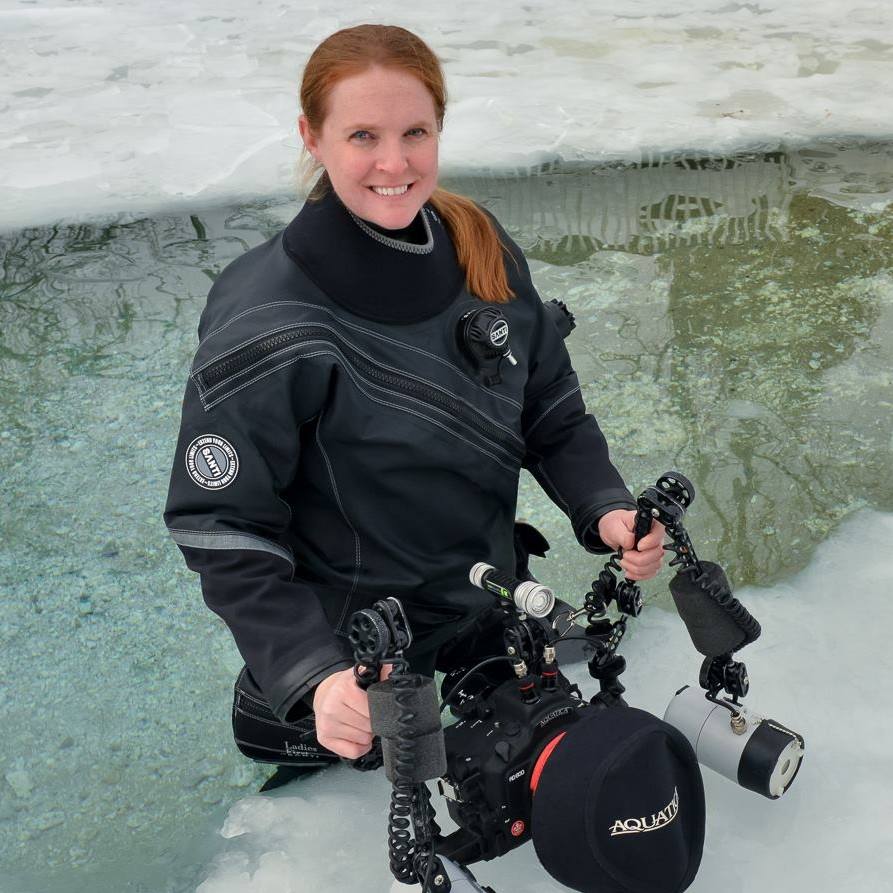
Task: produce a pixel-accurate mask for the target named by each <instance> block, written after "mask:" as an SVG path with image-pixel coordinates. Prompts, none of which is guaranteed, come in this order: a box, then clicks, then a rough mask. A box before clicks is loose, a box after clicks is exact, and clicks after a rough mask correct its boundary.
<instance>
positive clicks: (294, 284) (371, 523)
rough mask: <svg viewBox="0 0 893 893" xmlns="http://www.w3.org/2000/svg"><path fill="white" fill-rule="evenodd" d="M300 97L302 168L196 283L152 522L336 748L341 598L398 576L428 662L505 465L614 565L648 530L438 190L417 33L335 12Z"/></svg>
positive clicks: (491, 267) (473, 603) (438, 104)
mask: <svg viewBox="0 0 893 893" xmlns="http://www.w3.org/2000/svg"><path fill="white" fill-rule="evenodd" d="M301 104H302V108H303V113H302V114H301V116H300V119H299V128H300V133H301V137H302V139H303V141H304V146H305V148H306V150H307V152H308V153H309V155H310V156H311V158H312V160H313V163H314V165H315V167H316V169H317V170H319V168H322V169H323V173H322V176H321V177H320V178H319V180H318V182H317V183H316V186H315V187H314V189H313V192H312V193H311V196H310V199H309V200H308V202H307V203H306V204H305V206H304V208H303V209H302V210H301V212H300V213H299V214H298V216H297V217H296V218H295V219H294V220H293V221H292V223H291V224H290V225H289V226H288V227H287V228H286V229H285V230H284V231H283V232H282V233H280V234H278V235H277V236H275V237H274V238H273V239H271V240H270V241H268V242H267V243H265V244H263V245H260V246H258V247H257V248H254V249H252V250H251V251H249V252H248V253H247V254H246V255H244V256H243V257H240V258H239V259H238V260H236V261H235V262H233V263H232V264H230V265H229V267H227V268H226V270H224V272H223V273H222V274H221V275H220V277H219V278H218V280H217V281H216V282H215V284H214V287H213V288H212V289H211V293H210V296H209V298H208V304H207V306H206V308H205V311H204V313H203V314H202V318H201V322H200V324H199V334H200V341H201V343H200V345H199V349H198V353H197V355H196V359H195V363H194V365H193V369H192V373H191V376H190V381H189V383H188V385H187V389H186V397H185V401H184V407H183V420H182V428H181V432H180V440H179V444H178V447H177V453H176V458H175V461H174V470H173V476H172V481H171V489H170V495H169V500H168V505H167V511H166V514H165V520H166V523H167V525H168V527H169V528H170V530H171V534H172V536H173V539H174V540H175V541H176V542H177V543H178V545H179V546H180V548H181V549H182V551H183V554H184V557H185V559H186V562H187V564H188V566H189V567H190V568H191V569H192V570H194V571H197V572H198V573H199V574H200V575H201V580H202V591H203V594H204V598H205V601H206V602H207V604H208V606H209V607H210V608H211V609H212V610H213V611H215V612H216V613H217V614H218V615H220V616H221V617H222V618H223V619H224V620H225V621H226V623H227V624H228V626H229V628H230V630H231V631H232V633H233V636H234V638H235V641H236V644H237V646H238V647H239V650H240V652H241V654H242V656H243V657H244V659H245V662H246V665H247V668H248V669H249V670H250V676H251V677H252V678H253V680H255V681H256V683H257V685H258V686H259V689H260V692H262V693H263V696H264V697H265V698H266V700H267V701H268V702H269V705H270V708H271V710H272V712H273V714H275V717H276V719H277V720H278V721H281V722H287V723H299V724H300V723H301V722H304V723H306V722H308V721H309V722H310V723H311V728H312V720H313V719H315V726H316V735H317V737H318V741H319V743H320V744H322V745H324V746H325V747H326V748H329V749H330V750H331V751H333V752H334V753H336V754H339V755H340V756H343V757H348V758H356V757H358V756H360V755H361V754H363V753H365V752H367V751H368V750H369V748H370V745H371V741H372V732H371V728H370V724H369V711H368V707H367V701H366V695H365V693H364V692H363V691H362V690H361V689H360V688H359V687H358V686H357V685H356V683H355V681H354V677H353V672H352V665H351V664H352V662H351V654H350V649H349V647H348V646H347V642H346V637H345V636H346V634H345V624H346V622H347V620H348V619H349V617H350V615H351V614H352V613H353V612H354V611H355V610H357V609H358V608H361V607H364V606H368V605H370V604H371V603H372V602H374V601H375V600H377V599H379V598H383V597H387V596H392V595H393V596H397V597H399V598H400V600H401V602H402V603H403V605H404V608H405V610H406V612H407V614H408V617H409V621H410V624H411V626H412V629H413V632H414V634H415V641H414V643H413V646H412V648H411V649H410V651H409V653H408V657H409V659H410V662H411V664H412V667H413V669H414V670H415V671H417V672H423V673H429V674H430V673H431V672H432V671H433V669H434V667H435V665H437V666H438V667H443V663H444V657H443V655H444V654H445V653H446V652H445V650H444V649H443V646H444V645H445V644H446V643H448V642H451V643H454V642H455V641H457V640H461V639H462V637H463V636H466V638H467V634H468V631H469V630H470V629H472V628H479V627H480V626H481V621H482V618H484V617H486V616H488V611H490V610H492V608H491V602H492V598H491V596H489V595H487V594H485V593H483V592H480V591H479V590H476V589H474V588H473V587H472V586H471V585H470V584H469V582H468V571H469V568H470V567H471V566H472V565H473V564H474V563H475V562H478V561H485V562H487V563H489V564H492V565H495V566H497V567H505V568H512V567H513V566H514V540H513V531H514V527H513V523H514V514H515V505H516V498H517V486H518V475H519V470H520V468H521V467H522V466H523V467H526V468H528V469H529V470H530V471H531V472H532V474H533V475H534V476H535V477H536V479H537V480H538V481H539V483H540V484H541V485H542V486H543V488H544V489H545V491H546V492H547V493H548V495H549V496H550V498H552V499H553V500H554V501H555V502H556V504H557V505H559V506H560V507H561V508H562V509H563V510H564V511H565V512H566V513H567V514H568V516H569V518H570V520H571V522H572V524H573V526H574V530H575V533H576V535H577V538H578V539H579V541H580V542H581V544H582V545H583V546H584V548H586V549H587V550H588V551H590V552H607V551H610V550H614V549H616V548H623V549H625V550H627V551H626V552H625V554H624V556H623V560H622V562H621V564H622V566H623V569H624V571H625V572H626V574H627V576H628V577H629V578H630V579H639V580H642V579H648V578H650V577H652V576H654V574H656V573H657V571H658V569H659V567H660V563H661V560H662V551H663V550H662V547H661V543H662V541H663V529H662V528H659V525H655V529H654V530H653V531H652V532H651V533H650V534H649V535H648V536H647V537H646V538H644V539H643V540H642V541H641V542H640V543H639V547H638V549H633V534H632V526H633V519H634V515H635V513H634V511H633V508H634V506H635V502H634V500H633V499H632V498H631V496H630V494H629V492H628V490H627V489H626V487H625V485H624V483H623V480H622V479H621V477H620V475H619V473H618V472H617V470H616V469H615V468H614V466H613V465H612V464H611V462H610V460H609V458H608V450H607V445H606V443H605V440H604V437H603V436H602V434H601V431H600V430H599V428H598V425H597V424H596V422H595V420H594V419H593V418H592V416H590V415H587V414H586V412H585V407H584V405H583V402H582V399H581V396H580V389H579V385H578V383H577V379H576V375H575V374H574V371H573V369H572V368H571V364H570V361H569V359H568V355H567V351H566V349H565V347H564V344H563V339H562V338H561V336H560V335H559V333H558V330H557V327H556V326H555V325H554V323H553V322H552V320H551V318H550V317H549V315H548V314H547V313H546V311H545V309H544V307H543V304H542V301H541V299H540V298H539V296H538V295H537V293H536V291H535V290H534V288H533V285H532V283H531V280H530V275H529V271H528V268H527V264H526V262H525V260H524V256H523V254H522V253H521V251H520V250H519V248H518V247H517V245H515V244H514V242H512V240H511V239H510V238H509V237H508V236H507V235H506V233H505V232H504V231H503V230H502V228H501V227H500V226H499V224H498V223H497V222H496V221H495V220H494V218H493V217H492V216H491V215H490V214H489V213H487V212H485V211H484V210H483V209H482V208H480V207H479V206H477V205H476V204H474V203H473V202H471V201H470V200H468V199H465V198H462V197H460V196H457V195H453V194H450V193H448V192H446V191H444V190H442V189H439V188H438V187H437V175H438V140H439V134H440V131H441V129H442V126H443V118H444V112H445V104H446V96H445V88H444V83H443V75H442V72H441V69H440V65H439V63H438V60H437V58H436V56H435V55H434V53H433V52H432V51H431V50H430V48H429V47H428V46H427V45H426V44H425V43H424V42H423V41H421V40H420V39H419V38H418V37H416V36H415V35H413V34H411V33H410V32H408V31H405V30H404V29H402V28H397V27H389V26H381V25H362V26H359V27H356V28H349V29H346V30H343V31H339V32H337V33H336V34H333V35H332V36H331V37H329V38H327V39H326V40H325V41H323V43H322V44H320V46H319V47H317V49H316V50H315V51H314V53H313V54H312V56H311V57H310V60H309V62H308V64H307V67H306V69H305V71H304V76H303V82H302V86H301ZM488 307H496V308H498V310H499V311H500V313H501V314H502V316H503V317H504V318H505V320H506V321H507V323H508V336H507V339H506V338H505V332H504V331H502V332H501V333H500V336H499V337H500V339H501V342H500V349H499V351H497V352H496V354H497V356H495V357H494V349H493V347H492V345H489V353H488V352H487V351H486V350H484V351H483V354H482V353H481V351H480V343H479V341H475V338H478V339H479V338H480V337H481V333H480V332H479V331H478V332H470V331H469V325H470V323H469V320H470V319H471V318H472V317H471V316H470V314H475V313H477V312H478V311H482V310H484V309H486V308H488ZM474 318H475V319H478V318H483V317H474ZM503 340H504V342H505V343H502V341H503ZM503 348H505V350H503ZM453 653H455V648H454V649H453ZM256 694H257V693H256ZM311 712H312V714H313V715H314V716H313V718H311V719H310V720H308V717H310V715H311ZM252 755H253V756H255V757H259V758H263V755H262V754H261V755H258V754H256V753H255V754H252Z"/></svg>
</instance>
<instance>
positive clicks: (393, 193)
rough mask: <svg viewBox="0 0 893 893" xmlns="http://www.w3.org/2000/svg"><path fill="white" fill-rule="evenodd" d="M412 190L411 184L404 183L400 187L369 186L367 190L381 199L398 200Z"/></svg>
mask: <svg viewBox="0 0 893 893" xmlns="http://www.w3.org/2000/svg"><path fill="white" fill-rule="evenodd" d="M411 188H412V183H405V184H403V185H402V186H370V187H369V190H370V191H372V192H374V193H375V194H376V195H378V196H381V197H382V198H399V197H400V196H401V195H406V193H407V192H409V190H410V189H411Z"/></svg>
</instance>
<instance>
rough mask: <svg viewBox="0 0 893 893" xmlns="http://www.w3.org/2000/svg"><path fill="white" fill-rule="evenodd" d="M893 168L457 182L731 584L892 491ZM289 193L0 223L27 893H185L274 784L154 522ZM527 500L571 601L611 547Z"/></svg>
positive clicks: (797, 564) (2, 614) (608, 427)
mask: <svg viewBox="0 0 893 893" xmlns="http://www.w3.org/2000/svg"><path fill="white" fill-rule="evenodd" d="M891 172H893V161H891V153H890V148H889V147H888V146H885V145H878V144H875V145H869V146H861V147H852V146H834V145H830V144H829V145H823V146H817V147H813V148H810V149H807V150H799V151H797V152H790V153H774V154H772V155H769V156H756V155H748V156H740V157H737V158H734V159H700V160H697V161H694V160H691V159H688V160H686V159H682V158H672V157H664V158H658V159H655V163H654V164H653V165H650V166H623V165H617V166H610V167H604V168H595V169H592V168H591V167H590V166H587V167H586V168H554V167H550V168H546V169H544V170H543V171H542V172H540V173H539V174H538V175H537V176H535V177H533V178H523V179H512V178H507V177H500V178H496V177H486V176H480V177H476V178H469V179H467V180H463V181H461V182H459V181H456V182H455V183H452V184H447V185H455V187H456V188H458V189H460V191H465V192H467V193H468V194H470V195H472V196H474V197H475V198H477V199H479V200H481V201H484V202H485V203H486V204H487V205H488V206H489V207H490V208H491V209H492V210H493V211H494V212H495V213H496V214H497V216H498V217H500V219H501V220H502V221H503V222H504V224H505V225H506V227H507V228H508V229H509V231H510V232H511V233H512V234H513V235H514V236H515V237H516V238H517V239H518V241H519V242H520V243H521V244H522V245H523V247H524V248H525V250H526V251H527V253H528V257H529V258H530V260H531V268H532V270H533V274H534V278H535V281H536V283H537V285H538V287H539V288H540V291H541V293H542V294H543V295H544V297H559V298H561V299H563V300H565V301H566V302H567V303H568V305H569V306H570V307H571V309H572V310H573V311H574V312H575V314H576V316H577V322H578V327H577V330H576V331H575V332H574V333H573V335H572V336H571V338H570V340H569V347H570V349H571V352H572V354H573V355H574V358H575V362H576V365H577V369H578V371H579V373H580V377H581V381H582V382H583V383H584V393H585V396H586V399H587V403H588V405H589V406H590V408H591V409H592V411H593V412H594V413H595V414H596V416H597V417H598V418H599V420H600V422H601V424H602V426H603V428H604V429H605V431H606V433H607V435H608V438H609V441H610V443H611V444H612V447H613V452H614V457H615V460H616V461H617V463H618V465H619V466H620V467H621V469H622V470H623V472H624V474H625V476H626V478H627V481H628V483H629V484H630V486H631V487H632V488H633V489H634V490H638V489H639V488H641V487H642V486H643V485H644V484H646V483H649V482H651V481H653V479H654V478H655V476H656V475H657V474H659V473H661V472H662V471H665V470H666V469H668V468H678V469H679V470H681V471H683V472H684V473H686V474H687V475H688V476H689V477H691V478H692V480H693V481H694V482H695V484H696V486H697V489H698V493H699V496H698V500H697V501H696V504H695V507H694V508H693V510H692V512H691V520H690V525H689V527H690V530H691V533H692V536H693V538H694V541H695V543H696V546H697V548H698V551H699V554H702V555H704V556H705V557H711V558H714V559H716V560H718V561H720V562H721V563H723V564H724V565H725V566H726V567H727V569H728V570H729V573H730V576H731V578H732V579H733V580H734V582H735V584H736V585H738V586H741V585H745V584H749V583H759V584H764V583H768V582H772V581H775V580H778V579H780V578H781V577H783V576H784V575H787V574H789V573H791V572H792V571H795V570H798V569H800V568H802V567H803V566H804V565H805V564H806V563H807V561H809V560H810V558H811V557H812V555H813V553H814V551H815V549H816V547H817V546H818V545H820V544H821V543H823V542H824V541H825V540H826V539H827V537H828V536H829V534H830V533H831V532H832V531H833V530H834V529H835V527H836V525H837V523H838V522H839V520H840V519H841V518H843V517H844V516H846V515H847V514H849V513H851V512H852V511H853V510H854V509H856V508H859V507H863V506H867V507H872V508H876V509H881V510H884V511H890V510H891V507H893V475H891V473H890V461H889V457H890V450H891V446H893V421H891V420H893V413H891V412H890V408H891V405H893V373H891V367H893V363H891V357H893V315H891V313H893V311H891V303H893V261H891V259H890V258H891V257H893V254H891V250H890V249H891V242H893V211H889V210H888V211H885V210H883V209H882V208H881V207H880V204H879V205H878V207H872V205H873V201H874V200H875V199H877V198H880V197H883V196H884V195H885V194H886V193H887V192H888V191H889V188H890V179H891V176H893V174H891ZM297 207H298V206H297V205H296V204H294V203H282V202H281V201H275V200H270V201H268V202H264V203H256V204H254V205H251V206H247V207H242V208H238V209H219V210H215V211H210V212H207V211H203V212H201V213H200V214H197V215H195V216H193V217H166V218H155V219H148V220H130V219H125V218H122V219H121V220H119V221H117V222H111V223H105V224H84V225H80V226H71V227H64V228H53V227H48V228H40V229H31V230H26V231H23V232H21V233H15V234H11V235H9V236H6V237H4V238H3V240H2V245H0V251H2V262H3V278H2V281H0V295H2V298H0V449H2V452H0V457H2V458H0V473H2V476H0V501H2V504H3V505H4V510H3V514H2V518H0V587H2V592H3V595H4V599H3V602H2V604H0V646H2V650H3V653H4V654H6V655H12V659H11V660H10V662H9V664H8V667H7V670H6V672H5V673H4V674H3V675H2V683H0V712H2V715H3V716H4V720H5V721H4V723H3V724H2V726H0V755H2V756H0V776H2V778H0V864H3V865H4V866H5V867H6V870H7V873H8V875H7V878H4V881H3V883H6V884H8V885H9V889H10V890H27V891H29V893H30V891H36V890H40V891H50V890H54V889H59V890H71V889H74V888H87V887H89V888H91V889H92V890H95V891H104V890H108V891H112V890H114V891H121V890H134V891H136V890H146V891H156V890H158V891H160V890H165V889H168V890H185V889H190V888H194V887H195V884H196V883H197V882H198V880H200V879H201V877H202V876H203V874H202V867H201V865H202V855H201V854H202V853H203V852H205V851H208V852H210V851H212V850H213V848H214V845H215V844H214V843H213V839H212V837H213V832H214V830H215V829H216V828H217V827H218V826H219V824H220V822H221V818H222V815H223V813H224V811H225V810H226V809H227V808H228V807H229V806H230V805H231V804H232V803H233V802H234V801H235V800H237V799H239V798H241V797H243V796H244V795H245V794H248V793H250V792H251V791H253V790H256V788H257V786H258V785H259V783H260V780H261V779H262V778H263V777H264V775H265V772H264V771H263V770H259V769H256V768H255V767H254V766H252V765H249V764H247V763H245V761H243V760H242V759H241V757H239V756H238V755H237V753H236V752H235V749H234V747H233V746H232V745H231V744H230V731H229V716H228V697H229V690H230V686H231V683H232V680H233V677H234V674H235V671H236V670H237V669H238V667H239V665H240V661H239V658H238V655H237V654H236V652H235V649H234V646H233V645H232V644H231V641H230V639H229V635H228V633H227V632H226V631H225V629H223V628H222V626H220V625H219V623H218V622H217V621H216V620H215V618H214V617H213V615H211V614H210V613H209V612H208V611H207V609H206V608H205V607H204V605H203V604H202V601H201V596H200V593H199V590H198V584H197V580H196V579H195V577H194V576H193V575H191V574H190V573H188V572H187V571H186V570H185V568H184V567H183V565H182V561H181V560H180V557H179V554H178V552H177V550H176V548H175V547H174V546H173V545H172V544H171V543H170V542H169V541H168V539H167V536H166V532H165V530H164V527H163V524H162V522H161V516H160V513H161V509H162V506H163V502H164V498H165V494H166V486H167V476H168V472H169V465H170V457H171V453H172V450H173V445H174V437H175V432H176V425H177V420H178V415H179V402H180V399H181V396H182V388H183V382H184V380H185V374H186V370H187V368H188V364H189V361H190V358H191V354H192V351H193V349H194V346H195V336H194V331H195V325H196V322H197V318H198V314H199V312H200V310H201V308H202V306H203V303H204V298H205V294H206V292H207V289H208V286H209V284H210V282H211V280H212V279H213V277H214V276H215V275H216V274H217V273H218V272H219V271H220V270H221V269H222V267H223V266H225V264H226V263H228V262H229V260H231V259H232V258H233V257H235V256H237V255H238V254H241V253H242V252H243V251H244V250H246V249H247V248H249V247H251V246H252V245H255V244H257V243H259V242H260V241H262V240H264V239H265V238H267V237H268V236H270V235H272V234H273V233H274V232H275V231H277V230H278V229H279V228H281V226H282V225H283V224H284V223H285V222H286V221H287V220H289V219H290V218H291V216H292V215H293V214H294V213H295V212H296V210H297ZM521 510H522V514H524V515H525V516H526V517H527V518H528V519H530V520H533V521H534V522H535V523H537V524H538V525H539V526H541V528H542V529H543V531H544V532H545V533H546V534H547V536H548V537H549V539H550V540H551V541H552V543H553V551H552V553H550V559H549V561H548V562H546V563H544V564H543V567H542V571H541V575H542V576H544V577H547V578H548V581H549V582H550V583H551V584H553V585H555V587H556V588H557V589H559V590H560V591H561V594H562V595H564V596H565V597H566V598H568V599H569V600H571V601H579V598H580V596H581V595H582V592H583V591H584V589H585V588H586V585H587V584H588V581H589V580H590V579H591V578H592V576H593V574H594V571H595V570H597V567H598V566H597V565H594V564H593V563H592V562H591V561H590V560H589V559H588V558H587V557H586V556H585V554H584V553H582V552H581V551H580V550H579V548H578V547H576V546H575V544H574V543H573V540H572V536H571V535H570V532H569V530H568V525H567V523H566V521H565V520H564V518H563V516H562V515H561V514H560V512H558V510H557V509H555V508H554V507H553V506H552V505H551V504H550V503H549V502H548V501H547V500H546V499H545V497H544V496H543V495H542V494H541V493H540V492H539V490H538V489H537V488H536V485H535V484H533V483H532V482H531V481H530V480H529V479H525V480H524V481H523V482H522V491H521ZM662 589H663V585H662V584H651V587H650V591H651V592H653V593H654V594H655V596H656V595H657V594H658V593H660V591H661V590H662ZM832 622H833V621H832V620H831V619H829V620H828V625H829V626H830V625H831V624H832ZM635 646H636V638H635V636H633V637H631V638H630V645H629V646H628V647H627V654H629V655H632V654H634V652H635ZM73 878H77V881H76V883H73Z"/></svg>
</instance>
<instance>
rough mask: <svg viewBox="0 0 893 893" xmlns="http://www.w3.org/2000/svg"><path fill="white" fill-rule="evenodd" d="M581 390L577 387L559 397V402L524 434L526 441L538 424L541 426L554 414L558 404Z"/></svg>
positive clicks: (554, 402)
mask: <svg viewBox="0 0 893 893" xmlns="http://www.w3.org/2000/svg"><path fill="white" fill-rule="evenodd" d="M579 390H580V385H577V386H576V387H575V388H573V389H572V390H570V391H568V392H567V393H566V394H563V395H562V396H561V397H559V398H558V399H557V400H555V401H553V403H552V405H551V406H550V407H549V408H548V409H547V410H546V411H545V412H544V413H543V414H542V415H541V416H540V417H539V418H538V419H537V420H536V421H535V422H534V423H533V424H532V425H531V426H530V427H529V428H528V429H527V431H526V432H525V434H524V437H525V439H526V438H528V437H530V435H531V433H532V432H533V429H534V428H536V426H537V425H538V424H539V423H540V422H541V421H542V420H543V419H544V418H545V417H546V416H547V415H548V414H549V413H550V412H552V410H553V409H555V407H556V406H558V404H559V403H561V401H562V400H567V398H568V397H570V395H571V394H576V393H577V391H579Z"/></svg>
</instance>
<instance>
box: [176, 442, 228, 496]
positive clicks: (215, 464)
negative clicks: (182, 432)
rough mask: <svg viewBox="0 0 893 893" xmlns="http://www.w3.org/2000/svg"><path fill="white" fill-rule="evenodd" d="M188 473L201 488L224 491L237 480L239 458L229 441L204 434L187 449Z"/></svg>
mask: <svg viewBox="0 0 893 893" xmlns="http://www.w3.org/2000/svg"><path fill="white" fill-rule="evenodd" d="M186 471H187V472H189V477H190V478H192V480H193V482H194V483H196V484H198V486H199V487H202V488H204V489H205V490H222V489H223V488H224V487H228V486H229V485H230V484H231V483H232V482H233V481H234V480H235V479H236V475H237V474H238V473H239V457H238V455H237V454H236V451H235V448H234V447H233V445H232V444H231V443H230V442H229V441H228V440H225V439H224V438H222V437H218V436H217V435H216V434H202V435H201V437H196V438H195V440H193V441H192V443H190V444H189V446H188V447H187V449H186Z"/></svg>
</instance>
